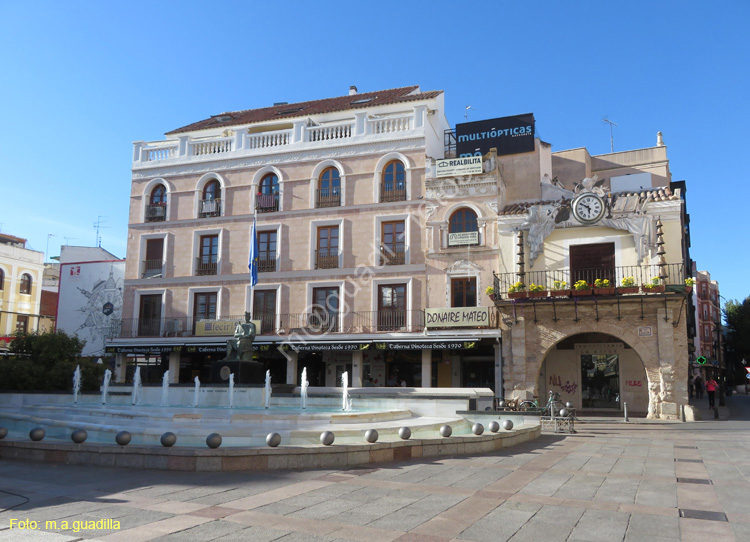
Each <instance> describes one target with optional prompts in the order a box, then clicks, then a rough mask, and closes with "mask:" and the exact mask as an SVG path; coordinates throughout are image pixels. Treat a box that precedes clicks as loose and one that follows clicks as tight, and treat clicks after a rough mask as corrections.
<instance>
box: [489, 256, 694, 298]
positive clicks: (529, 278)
mask: <svg viewBox="0 0 750 542" xmlns="http://www.w3.org/2000/svg"><path fill="white" fill-rule="evenodd" d="M494 275H495V277H494V285H493V287H494V288H495V295H497V294H507V293H508V291H509V290H510V289H511V286H513V285H514V284H515V283H517V282H522V283H523V284H524V287H525V289H526V290H528V289H529V288H530V286H531V285H532V284H536V285H539V286H541V287H542V290H550V291H551V290H566V289H567V290H570V289H573V288H574V285H575V283H576V282H578V281H579V280H584V281H586V283H587V284H589V285H590V286H591V287H592V288H593V287H594V283H595V281H596V280H597V279H606V280H608V281H609V284H610V287H613V288H623V286H624V285H623V279H628V278H632V283H633V285H634V286H635V287H640V286H642V285H644V284H651V283H653V279H654V278H656V279H659V280H658V281H657V283H658V284H659V285H664V286H669V285H680V286H684V284H685V278H686V275H685V266H684V265H683V264H681V263H675V264H667V265H665V266H663V267H660V266H658V265H656V264H654V265H630V266H620V267H610V268H607V269H548V270H545V271H527V272H526V273H524V274H523V275H519V274H518V273H495V274H494ZM660 275H663V276H660ZM563 283H564V284H563Z"/></svg>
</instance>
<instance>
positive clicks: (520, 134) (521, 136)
mask: <svg viewBox="0 0 750 542" xmlns="http://www.w3.org/2000/svg"><path fill="white" fill-rule="evenodd" d="M492 148H495V149H497V154H498V155H504V154H516V153H521V152H531V151H533V150H534V114H533V113H528V114H526V115H515V116H513V117H502V118H499V119H490V120H480V121H477V122H464V123H463V124H456V153H457V154H458V156H459V158H463V157H466V156H483V155H485V154H487V153H488V152H489V150H490V149H492Z"/></svg>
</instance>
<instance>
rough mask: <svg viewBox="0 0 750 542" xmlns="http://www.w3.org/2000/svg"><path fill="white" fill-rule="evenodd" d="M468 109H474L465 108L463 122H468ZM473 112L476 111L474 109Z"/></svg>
mask: <svg viewBox="0 0 750 542" xmlns="http://www.w3.org/2000/svg"><path fill="white" fill-rule="evenodd" d="M469 109H474V108H473V107H471V106H470V105H467V106H466V109H465V110H464V121H467V120H469ZM474 111H476V109H474Z"/></svg>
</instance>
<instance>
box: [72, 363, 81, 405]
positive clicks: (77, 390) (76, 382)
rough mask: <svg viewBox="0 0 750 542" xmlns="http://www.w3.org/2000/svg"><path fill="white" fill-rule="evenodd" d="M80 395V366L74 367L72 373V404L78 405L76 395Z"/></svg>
mask: <svg viewBox="0 0 750 542" xmlns="http://www.w3.org/2000/svg"><path fill="white" fill-rule="evenodd" d="M80 393H81V366H80V365H76V371H75V373H73V404H74V405H75V404H77V403H78V394H80Z"/></svg>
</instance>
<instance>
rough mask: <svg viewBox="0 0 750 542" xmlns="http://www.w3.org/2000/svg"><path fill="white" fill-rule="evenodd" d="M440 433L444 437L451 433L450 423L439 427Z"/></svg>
mask: <svg viewBox="0 0 750 542" xmlns="http://www.w3.org/2000/svg"><path fill="white" fill-rule="evenodd" d="M440 434H441V435H442V436H444V437H449V436H451V435H452V434H453V429H451V426H450V425H448V424H445V425H443V426H441V427H440Z"/></svg>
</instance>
